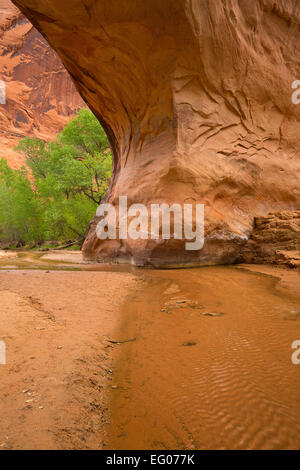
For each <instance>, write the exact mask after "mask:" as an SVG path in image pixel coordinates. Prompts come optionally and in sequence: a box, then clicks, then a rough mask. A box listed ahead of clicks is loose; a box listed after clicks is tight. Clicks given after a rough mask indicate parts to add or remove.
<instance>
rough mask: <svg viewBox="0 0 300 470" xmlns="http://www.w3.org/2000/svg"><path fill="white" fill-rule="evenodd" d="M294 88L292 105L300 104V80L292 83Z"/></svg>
mask: <svg viewBox="0 0 300 470" xmlns="http://www.w3.org/2000/svg"><path fill="white" fill-rule="evenodd" d="M292 88H294V89H295V91H294V92H293V93H292V103H293V104H299V103H300V80H294V81H293V83H292Z"/></svg>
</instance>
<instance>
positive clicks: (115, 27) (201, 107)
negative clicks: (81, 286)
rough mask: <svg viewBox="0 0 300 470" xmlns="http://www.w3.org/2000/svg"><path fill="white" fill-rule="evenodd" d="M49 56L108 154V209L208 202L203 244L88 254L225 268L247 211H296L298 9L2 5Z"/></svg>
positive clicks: (60, 1)
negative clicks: (90, 114)
mask: <svg viewBox="0 0 300 470" xmlns="http://www.w3.org/2000/svg"><path fill="white" fill-rule="evenodd" d="M14 3H15V4H16V5H17V6H18V7H19V8H20V9H21V10H22V12H23V13H24V14H25V15H26V16H27V17H28V18H29V19H30V20H31V21H32V23H33V24H34V25H35V26H36V28H37V29H38V30H39V31H40V32H41V33H42V34H43V35H44V36H45V37H46V39H47V40H48V41H49V43H50V45H51V46H52V47H53V48H54V49H55V50H56V51H57V52H58V54H59V55H60V57H61V59H62V61H63V63H64V65H65V66H66V68H67V70H68V71H69V73H70V74H71V76H72V77H73V79H74V81H75V83H76V86H77V88H78V90H79V92H80V94H81V95H82V97H83V98H84V100H85V101H86V102H87V103H88V105H89V106H90V107H91V109H92V110H93V111H94V112H95V114H96V115H97V117H98V118H99V120H100V121H101V123H102V124H103V126H104V128H105V129H106V132H107V134H108V136H109V139H110V142H111V145H112V148H113V152H114V175H113V180H112V185H111V188H110V191H109V195H108V200H109V201H110V202H114V203H115V202H116V201H117V200H118V196H119V195H124V194H126V195H127V196H128V199H129V202H130V203H132V202H143V203H145V204H150V203H152V202H175V201H176V202H179V203H183V202H184V201H188V200H194V201H198V202H201V203H205V205H206V211H205V215H206V232H205V246H204V248H203V250H201V251H199V252H186V251H185V250H184V248H183V243H179V242H178V241H175V240H170V241H165V242H163V243H161V242H155V241H145V240H143V241H135V242H134V241H130V240H128V241H126V242H125V241H123V242H118V241H115V242H100V241H99V240H98V239H97V238H96V236H95V223H96V219H94V221H92V223H91V226H90V230H89V234H88V236H87V239H86V242H85V244H84V253H85V256H86V257H87V258H95V257H97V256H98V255H101V256H103V255H107V256H109V257H114V258H116V259H118V260H121V261H122V260H123V261H130V262H133V263H138V264H147V263H150V264H154V265H178V264H189V263H193V264H210V263H226V262H232V261H234V260H235V259H236V257H237V256H238V253H239V250H240V246H241V245H242V244H243V243H245V241H246V240H247V237H248V235H249V233H250V230H251V227H252V221H253V215H264V214H266V213H268V212H269V211H270V210H280V209H297V208H299V207H300V186H299V174H300V172H299V171H300V158H299V146H300V132H299V131H300V120H299V118H300V105H299V106H297V105H294V104H293V103H292V100H291V95H292V91H293V90H292V89H291V84H292V82H293V81H294V80H296V79H299V78H300V70H299V58H300V32H299V27H300V4H299V1H298V0H276V1H274V0H252V1H251V2H249V1H248V0H225V1H222V2H220V1H218V0H176V1H174V0H163V1H162V0H149V1H141V0H101V1H100V0H14Z"/></svg>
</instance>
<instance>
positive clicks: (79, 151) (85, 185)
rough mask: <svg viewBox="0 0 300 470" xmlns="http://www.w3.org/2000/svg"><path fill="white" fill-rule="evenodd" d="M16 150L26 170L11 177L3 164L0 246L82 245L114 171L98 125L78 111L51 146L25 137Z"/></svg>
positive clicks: (102, 133) (83, 110)
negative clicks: (77, 242)
mask: <svg viewBox="0 0 300 470" xmlns="http://www.w3.org/2000/svg"><path fill="white" fill-rule="evenodd" d="M16 150H17V151H19V152H23V153H24V155H25V158H26V167H23V168H22V170H20V171H14V170H12V169H10V168H9V167H8V165H7V164H6V162H5V161H2V162H1V166H0V170H1V171H0V176H1V182H0V209H1V214H0V240H8V239H9V240H10V241H11V243H19V244H24V243H27V242H29V241H33V242H35V243H41V241H44V240H50V239H51V240H67V239H74V238H75V239H78V240H80V242H82V241H83V240H84V237H85V234H86V230H87V227H88V224H89V221H90V219H91V218H92V216H93V215H94V213H95V210H96V208H97V205H99V204H100V202H101V201H102V199H103V197H104V196H105V194H106V191H107V188H108V184H109V180H110V176H111V169H112V156H111V151H110V148H109V144H108V140H107V137H106V135H105V132H104V130H103V129H102V127H101V125H100V124H99V122H98V121H97V119H96V118H95V117H94V115H93V114H92V113H91V112H90V111H89V110H87V109H82V110H80V111H79V112H78V114H77V115H76V117H75V118H74V119H73V120H72V121H70V122H69V124H68V125H67V126H66V127H65V128H64V130H63V131H62V132H61V133H60V134H58V135H57V136H56V138H55V140H54V141H52V142H49V143H45V142H44V141H42V140H39V139H31V138H29V137H27V138H25V139H22V140H21V141H20V142H19V145H18V146H17V147H16Z"/></svg>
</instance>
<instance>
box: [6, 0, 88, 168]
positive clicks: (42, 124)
mask: <svg viewBox="0 0 300 470" xmlns="http://www.w3.org/2000/svg"><path fill="white" fill-rule="evenodd" d="M0 80H1V81H3V82H4V83H5V87H6V104H5V105H4V104H0V158H2V157H4V158H6V159H7V160H8V163H9V165H10V166H12V167H19V166H20V165H21V164H22V163H23V156H22V155H20V154H18V153H17V152H15V151H14V150H13V148H14V147H15V145H17V143H18V141H19V139H20V138H23V137H26V136H30V137H38V138H41V139H45V140H50V139H51V138H53V137H54V136H55V134H56V133H57V132H59V131H61V130H62V128H63V127H64V126H65V124H66V123H67V122H68V121H69V120H70V117H71V116H72V115H74V114H75V112H76V110H77V109H79V108H80V107H83V106H85V104H84V103H83V101H82V99H81V97H80V96H79V94H78V93H77V91H76V89H75V86H74V84H73V83H72V80H71V79H70V77H69V75H68V73H67V71H66V70H65V69H64V67H63V65H62V63H61V61H60V59H59V58H58V56H57V54H56V53H55V52H54V51H53V50H52V49H51V48H50V47H49V45H48V44H47V42H46V41H45V39H44V38H43V37H42V36H41V34H40V33H39V32H38V31H37V30H36V29H35V28H34V27H33V26H32V24H31V23H30V22H29V21H28V20H27V18H25V17H24V15H23V14H22V13H21V12H20V11H19V10H18V9H17V8H16V7H15V6H14V5H13V4H12V3H11V2H10V1H9V0H0Z"/></svg>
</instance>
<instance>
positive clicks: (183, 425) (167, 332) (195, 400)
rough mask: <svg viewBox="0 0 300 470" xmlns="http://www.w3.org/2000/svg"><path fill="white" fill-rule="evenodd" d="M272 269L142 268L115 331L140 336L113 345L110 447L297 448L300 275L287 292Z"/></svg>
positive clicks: (299, 432)
mask: <svg viewBox="0 0 300 470" xmlns="http://www.w3.org/2000/svg"><path fill="white" fill-rule="evenodd" d="M252 268H253V267H252ZM254 269H255V267H254ZM268 269H269V271H268V274H269V275H266V274H262V273H253V272H249V271H247V270H245V269H240V268H238V267H210V268H201V269H192V270H176V271H148V272H145V285H144V287H143V288H141V289H140V291H139V292H138V293H137V294H135V295H133V296H132V297H131V298H130V299H129V300H128V301H127V302H126V304H125V306H124V308H123V323H122V325H121V326H120V328H119V337H118V338H117V339H118V340H120V341H121V340H128V339H133V340H134V339H135V340H134V341H131V342H126V343H121V344H119V345H118V346H116V348H115V350H116V352H115V361H114V366H115V376H114V380H113V388H112V416H111V425H110V427H109V429H108V433H109V435H110V436H111V440H110V443H109V447H110V448H112V449H300V400H299V398H300V365H299V366H295V365H293V364H292V362H291V354H292V352H293V350H292V349H291V344H292V342H293V341H294V340H296V339H300V298H299V296H297V291H296V289H297V290H298V294H299V293H300V289H299V287H300V275H299V274H296V273H293V279H294V284H293V289H292V290H289V291H288V290H287V289H283V288H282V286H281V287H280V288H277V283H278V277H274V275H275V276H278V272H277V271H276V269H274V268H268ZM270 274H272V276H273V277H271V276H270ZM176 300H177V301H178V300H179V302H177V304H176ZM184 300H186V301H187V302H184ZM197 302H198V304H197ZM172 305H173V307H172ZM174 305H175V306H174ZM176 305H177V306H176Z"/></svg>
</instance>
